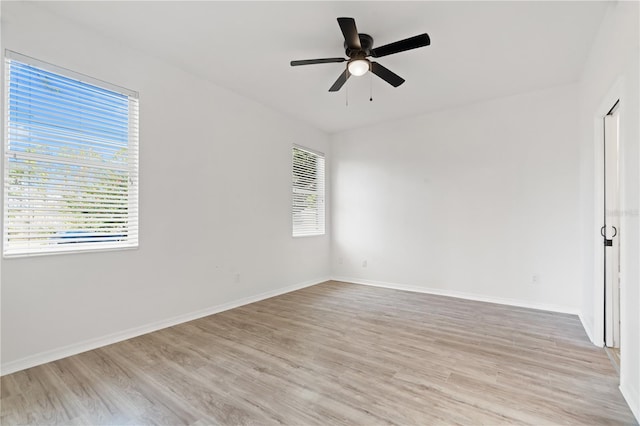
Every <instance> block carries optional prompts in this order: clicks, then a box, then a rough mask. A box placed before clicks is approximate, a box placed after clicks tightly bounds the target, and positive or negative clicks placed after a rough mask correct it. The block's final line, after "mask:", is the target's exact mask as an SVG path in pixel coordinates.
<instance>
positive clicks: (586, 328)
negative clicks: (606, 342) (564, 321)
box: [578, 313, 603, 347]
mask: <svg viewBox="0 0 640 426" xmlns="http://www.w3.org/2000/svg"><path fill="white" fill-rule="evenodd" d="M578 318H580V322H581V323H582V328H584V331H585V333H587V337H588V338H589V340H591V343H593V344H594V345H596V346H598V347H602V346H603V345H602V344H598V343H596V341H595V340H593V331H592V330H591V324H589V323H587V321H586V320H585V319H584V317H583V316H582V314H581V313H580V314H578Z"/></svg>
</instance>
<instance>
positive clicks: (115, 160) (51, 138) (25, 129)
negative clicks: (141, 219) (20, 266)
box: [3, 51, 138, 257]
mask: <svg viewBox="0 0 640 426" xmlns="http://www.w3.org/2000/svg"><path fill="white" fill-rule="evenodd" d="M5 89H6V90H5V93H6V99H5V101H6V104H5V105H6V108H5V111H6V114H5V117H4V118H5V124H6V125H5V135H4V140H5V145H4V200H5V202H4V212H3V213H4V220H3V223H4V226H3V236H4V238H3V241H4V244H3V254H4V256H5V257H7V256H24V255H34V254H45V253H56V252H70V251H84V250H96V249H116V248H130V247H137V246H138V94H137V93H135V92H131V91H129V90H127V89H122V88H119V87H116V86H113V85H110V84H108V83H104V82H101V81H98V80H94V79H91V78H89V77H86V76H83V75H80V74H76V73H74V72H71V71H68V70H64V69H61V68H58V67H55V66H53V65H50V64H46V63H43V62H40V61H37V60H35V59H32V58H28V57H25V56H22V55H19V54H17V53H14V52H10V51H6V55H5Z"/></svg>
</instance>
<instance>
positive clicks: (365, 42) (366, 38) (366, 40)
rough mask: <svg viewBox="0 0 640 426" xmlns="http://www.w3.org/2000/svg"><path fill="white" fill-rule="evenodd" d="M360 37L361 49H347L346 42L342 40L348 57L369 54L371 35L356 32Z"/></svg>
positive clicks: (371, 42)
mask: <svg viewBox="0 0 640 426" xmlns="http://www.w3.org/2000/svg"><path fill="white" fill-rule="evenodd" d="M358 37H360V47H362V49H360V50H358V49H349V47H348V46H347V42H346V41H345V42H344V48H345V51H344V52H345V53H346V55H347V56H348V57H349V58H352V59H354V58H365V57H367V56H370V55H371V49H372V48H373V37H371V36H370V35H369V34H358Z"/></svg>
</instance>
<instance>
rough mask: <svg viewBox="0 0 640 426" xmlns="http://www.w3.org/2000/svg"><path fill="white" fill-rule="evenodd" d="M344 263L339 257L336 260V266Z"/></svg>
mask: <svg viewBox="0 0 640 426" xmlns="http://www.w3.org/2000/svg"><path fill="white" fill-rule="evenodd" d="M343 263H344V259H342V258H341V257H339V258H338V265H342V264H343Z"/></svg>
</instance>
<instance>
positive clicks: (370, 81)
mask: <svg viewBox="0 0 640 426" xmlns="http://www.w3.org/2000/svg"><path fill="white" fill-rule="evenodd" d="M369 102H373V74H372V73H371V72H369Z"/></svg>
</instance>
